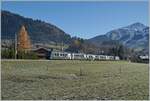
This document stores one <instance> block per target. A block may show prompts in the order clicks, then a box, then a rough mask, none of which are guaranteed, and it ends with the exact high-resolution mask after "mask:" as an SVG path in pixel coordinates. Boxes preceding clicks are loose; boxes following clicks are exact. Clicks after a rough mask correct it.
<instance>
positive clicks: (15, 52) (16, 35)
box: [15, 34, 18, 59]
mask: <svg viewBox="0 0 150 101" xmlns="http://www.w3.org/2000/svg"><path fill="white" fill-rule="evenodd" d="M17 53H18V51H17V34H15V59H17Z"/></svg>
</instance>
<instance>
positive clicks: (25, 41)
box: [18, 26, 31, 51]
mask: <svg viewBox="0 0 150 101" xmlns="http://www.w3.org/2000/svg"><path fill="white" fill-rule="evenodd" d="M30 48H31V43H30V39H29V36H28V33H27V31H26V29H25V27H24V26H22V27H21V29H20V31H19V34H18V51H26V50H29V49H30Z"/></svg>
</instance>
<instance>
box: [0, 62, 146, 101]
mask: <svg viewBox="0 0 150 101" xmlns="http://www.w3.org/2000/svg"><path fill="white" fill-rule="evenodd" d="M148 77H149V76H148V64H141V63H131V62H126V61H78V60H49V61H30V60H27V61H22V60H20V61H11V60H2V62H1V95H2V99H3V100H10V99H11V100H52V99H53V100H54V99H56V100H66V99H69V100H71V99H74V100H75V99H77V100H81V99H82V100H96V99H97V100H148V95H149V90H148V87H149V78H148Z"/></svg>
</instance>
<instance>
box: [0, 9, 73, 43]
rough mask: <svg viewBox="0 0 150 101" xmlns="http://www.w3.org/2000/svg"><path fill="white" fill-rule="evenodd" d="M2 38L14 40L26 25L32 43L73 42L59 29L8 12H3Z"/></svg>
mask: <svg viewBox="0 0 150 101" xmlns="http://www.w3.org/2000/svg"><path fill="white" fill-rule="evenodd" d="M1 25H2V26H1V29H2V30H1V31H2V32H1V38H2V40H6V39H14V38H15V34H16V33H18V31H19V29H20V28H21V26H22V25H24V26H25V27H26V29H27V31H28V33H29V36H30V39H31V41H32V43H43V44H45V43H46V44H49V43H52V42H53V43H55V42H57V43H61V42H64V43H66V44H68V43H69V42H70V41H71V37H70V35H69V34H66V33H65V32H64V31H63V30H61V29H59V28H58V27H56V26H54V25H52V24H49V23H46V22H43V21H40V20H33V19H30V18H25V17H23V16H20V15H17V14H14V13H11V12H8V11H2V12H1Z"/></svg>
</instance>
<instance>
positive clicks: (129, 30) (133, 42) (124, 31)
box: [89, 22, 149, 52]
mask: <svg viewBox="0 0 150 101" xmlns="http://www.w3.org/2000/svg"><path fill="white" fill-rule="evenodd" d="M89 41H90V42H92V43H94V44H95V45H98V46H100V45H103V43H104V41H108V42H109V43H112V42H113V41H118V42H120V43H122V44H124V45H125V46H127V47H129V48H133V49H135V50H136V51H143V50H146V51H147V52H148V42H149V27H147V26H145V25H143V24H141V23H139V22H137V23H134V24H131V25H128V26H126V27H122V28H119V29H114V30H112V31H109V32H108V33H106V34H104V35H99V36H96V37H94V38H91V39H89Z"/></svg>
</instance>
